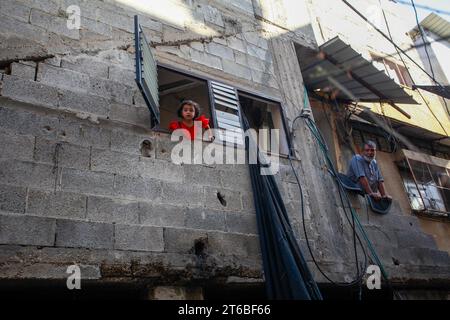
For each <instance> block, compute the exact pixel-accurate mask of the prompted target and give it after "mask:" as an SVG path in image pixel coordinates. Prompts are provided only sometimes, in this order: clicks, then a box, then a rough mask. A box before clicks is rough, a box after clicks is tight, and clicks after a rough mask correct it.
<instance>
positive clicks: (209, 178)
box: [181, 164, 222, 187]
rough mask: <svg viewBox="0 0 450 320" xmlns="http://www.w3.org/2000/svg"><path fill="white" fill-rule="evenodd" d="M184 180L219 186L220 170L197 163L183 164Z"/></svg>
mask: <svg viewBox="0 0 450 320" xmlns="http://www.w3.org/2000/svg"><path fill="white" fill-rule="evenodd" d="M181 167H182V168H183V174H184V179H183V180H184V181H185V183H188V184H194V185H204V186H212V187H221V185H222V184H221V176H220V171H219V170H217V169H215V168H210V167H206V166H202V165H197V164H183V165H182V166H181Z"/></svg>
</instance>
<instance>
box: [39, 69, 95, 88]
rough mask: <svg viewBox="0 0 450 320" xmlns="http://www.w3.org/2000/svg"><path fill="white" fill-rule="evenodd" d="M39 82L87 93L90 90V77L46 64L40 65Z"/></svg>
mask: <svg viewBox="0 0 450 320" xmlns="http://www.w3.org/2000/svg"><path fill="white" fill-rule="evenodd" d="M36 79H37V81H40V82H42V83H45V84H48V85H50V86H54V87H57V88H62V89H68V90H71V91H78V92H84V93H85V92H87V91H88V89H89V88H90V80H89V76H88V75H86V74H83V73H80V72H76V71H72V70H69V69H64V68H59V67H55V66H52V65H49V64H46V63H39V64H38V73H37V78H36Z"/></svg>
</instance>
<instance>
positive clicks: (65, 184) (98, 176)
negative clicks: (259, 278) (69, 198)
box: [62, 168, 114, 196]
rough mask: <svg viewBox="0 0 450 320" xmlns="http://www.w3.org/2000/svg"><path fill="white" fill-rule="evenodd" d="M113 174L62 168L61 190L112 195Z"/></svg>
mask: <svg viewBox="0 0 450 320" xmlns="http://www.w3.org/2000/svg"><path fill="white" fill-rule="evenodd" d="M113 185H114V175H113V174H111V173H104V172H92V171H84V170H78V169H69V168H63V170H62V190H63V191H70V192H76V193H85V194H96V195H106V196H108V195H112V194H114V189H113Z"/></svg>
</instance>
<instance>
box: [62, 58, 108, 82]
mask: <svg viewBox="0 0 450 320" xmlns="http://www.w3.org/2000/svg"><path fill="white" fill-rule="evenodd" d="M61 67H62V68H64V69H70V70H73V71H77V72H81V73H85V74H88V75H90V76H92V77H96V78H105V79H106V78H108V64H106V63H104V62H102V61H100V60H98V59H95V58H93V57H90V56H88V55H81V56H76V57H69V58H63V59H62V60H61Z"/></svg>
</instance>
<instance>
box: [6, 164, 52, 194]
mask: <svg viewBox="0 0 450 320" xmlns="http://www.w3.org/2000/svg"><path fill="white" fill-rule="evenodd" d="M55 178H56V171H55V170H53V167H52V166H49V165H44V164H37V163H33V162H26V161H18V160H4V161H0V181H1V182H2V183H4V184H11V185H17V186H23V187H35V188H43V189H53V188H54V186H55Z"/></svg>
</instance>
